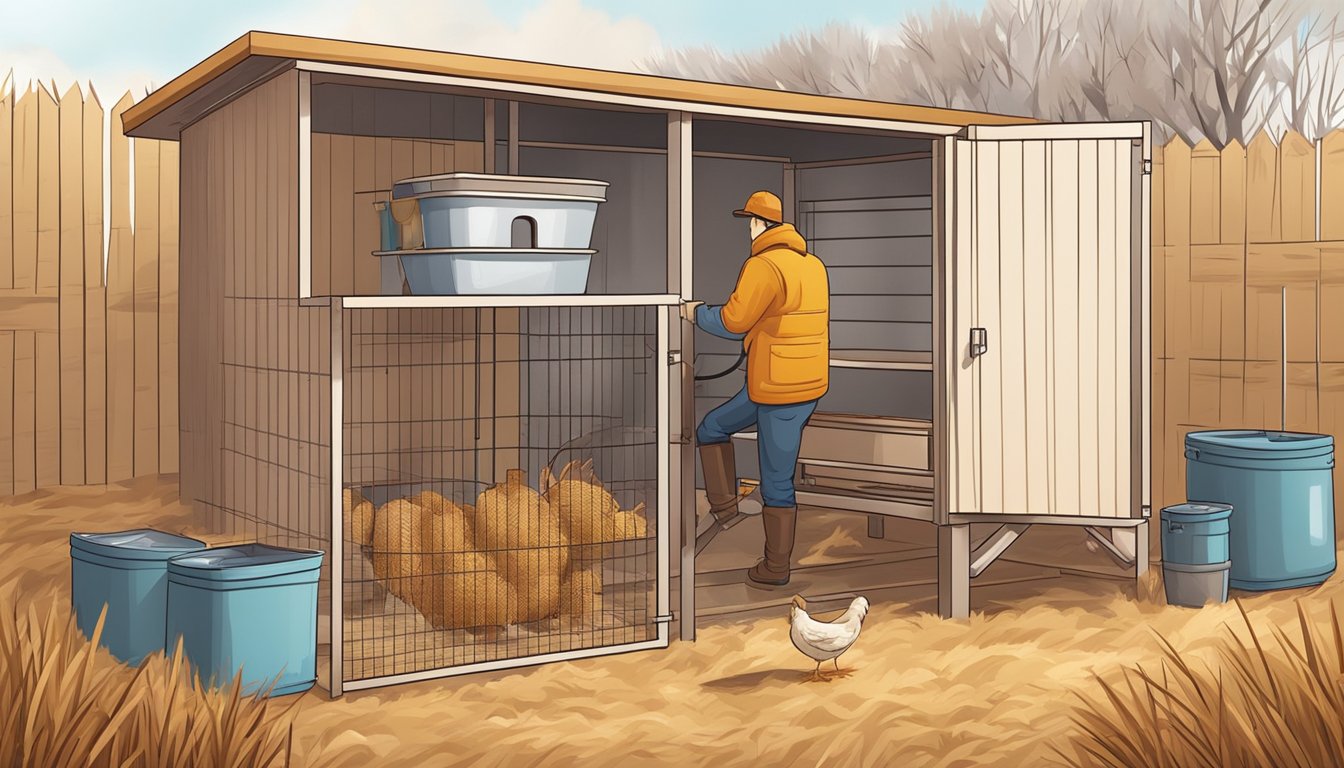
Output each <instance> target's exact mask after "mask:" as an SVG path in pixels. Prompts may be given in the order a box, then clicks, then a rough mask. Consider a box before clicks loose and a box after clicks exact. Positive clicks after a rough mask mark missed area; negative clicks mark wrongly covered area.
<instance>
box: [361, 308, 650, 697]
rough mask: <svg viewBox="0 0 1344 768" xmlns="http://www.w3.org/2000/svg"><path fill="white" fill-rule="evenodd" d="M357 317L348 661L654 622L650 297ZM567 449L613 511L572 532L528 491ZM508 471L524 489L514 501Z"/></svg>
mask: <svg viewBox="0 0 1344 768" xmlns="http://www.w3.org/2000/svg"><path fill="white" fill-rule="evenodd" d="M346 318H347V319H346V323H345V328H346V331H345V339H344V345H345V348H344V359H345V372H344V381H345V400H344V409H343V410H344V421H345V428H344V447H345V452H344V456H343V462H342V466H343V484H344V487H345V489H346V490H347V497H348V503H347V505H346V510H345V514H344V519H345V522H346V526H345V527H346V539H347V544H346V547H345V551H346V555H345V579H344V585H343V607H344V625H343V626H344V642H343V648H342V653H343V657H342V659H343V670H344V673H343V678H344V679H345V680H346V681H347V682H350V681H355V680H368V679H372V678H378V677H386V676H391V675H403V674H410V673H416V672H424V671H427V670H434V669H443V668H447V667H453V666H460V665H465V664H475V663H480V662H490V661H499V660H506V659H517V658H522V657H527V656H536V655H542V654H549V653H556V652H563V651H572V650H580V649H591V648H601V647H608V646H620V645H625V644H630V643H636V642H642V641H648V640H651V639H654V638H656V636H657V626H656V624H655V621H654V618H655V615H656V612H657V611H656V607H657V606H656V599H657V595H656V584H657V576H658V574H657V550H656V545H655V542H656V541H657V537H658V536H659V531H657V530H656V527H657V526H656V520H657V509H656V501H657V495H656V487H657V469H658V468H657V465H656V456H657V451H656V426H655V425H656V423H657V422H656V419H657V413H656V408H657V389H656V388H657V376H656V368H655V364H656V362H657V361H656V360H655V357H656V349H657V322H656V320H657V316H656V310H655V309H654V308H650V307H565V308H553V307H552V308H504V309H488V308H483V309H401V310H393V309H357V310H348V311H347V314H346ZM571 462H573V466H580V465H582V467H583V473H584V476H585V477H591V476H595V477H596V479H598V480H600V481H601V484H602V486H603V487H604V488H605V489H606V491H607V492H609V493H610V494H611V497H612V498H613V499H614V501H615V503H616V505H617V506H618V507H619V509H620V510H622V513H621V514H619V515H608V514H607V511H606V510H602V513H603V514H601V515H588V513H587V509H588V508H587V507H586V506H585V507H583V509H582V510H581V512H582V514H583V515H585V516H584V520H585V521H586V522H585V524H583V525H581V526H580V529H581V531H580V533H579V534H578V535H577V536H576V537H575V540H574V541H569V540H563V541H562V540H561V539H560V538H559V535H558V531H565V530H569V528H567V527H566V525H565V521H566V520H568V519H569V518H567V517H565V516H561V515H558V512H559V510H558V509H556V508H555V507H554V506H553V505H548V510H549V511H546V512H543V511H541V510H539V509H538V508H537V507H535V506H534V504H535V499H536V498H537V497H535V496H533V495H531V494H533V493H534V492H535V491H537V490H538V484H539V482H540V479H541V476H542V470H543V468H547V469H548V470H550V471H551V472H553V473H559V472H560V471H561V470H562V469H563V467H564V466H565V465H567V464H570V463H571ZM516 472H521V473H522V477H523V478H524V479H525V483H526V486H527V487H528V489H529V490H526V491H523V492H521V493H520V494H518V495H516V496H512V497H511V498H514V499H515V500H514V501H510V502H508V503H503V502H502V499H503V498H504V497H503V496H502V495H500V494H501V493H502V492H501V491H500V490H499V489H495V490H491V489H492V487H494V486H496V485H497V484H500V483H503V482H505V481H506V480H507V479H508V478H509V477H510V474H511V473H516ZM574 476H575V477H577V476H578V474H577V472H576V474H575V475H574ZM427 492H432V494H438V496H441V497H442V498H444V499H446V500H447V501H448V502H451V505H445V504H444V502H442V501H440V500H439V499H438V497H436V496H434V495H432V494H430V493H427ZM511 493H512V492H511ZM356 494H357V495H356ZM483 494H484V495H483ZM551 498H552V500H554V498H555V495H554V494H553V495H552V497H551ZM361 499H364V500H367V502H368V504H367V506H364V507H363V508H362V510H360V500H361ZM408 501H410V502H412V503H415V504H416V506H415V507H414V508H412V507H410V506H409V504H408V503H407V502H408ZM641 504H642V505H643V506H642V509H640V505H641ZM445 507H446V511H445ZM357 510H360V511H357ZM635 510H638V511H635ZM371 512H372V513H373V516H374V520H375V523H374V525H373V531H372V533H371V534H368V540H367V542H365V541H362V540H361V539H362V538H363V537H364V536H365V535H366V533H365V531H364V529H363V527H362V526H363V525H364V524H363V523H362V520H363V519H364V518H365V516H367V515H368V514H369V513H371ZM464 531H465V534H464V533H463V532H464ZM464 536H465V538H464ZM580 540H581V541H580Z"/></svg>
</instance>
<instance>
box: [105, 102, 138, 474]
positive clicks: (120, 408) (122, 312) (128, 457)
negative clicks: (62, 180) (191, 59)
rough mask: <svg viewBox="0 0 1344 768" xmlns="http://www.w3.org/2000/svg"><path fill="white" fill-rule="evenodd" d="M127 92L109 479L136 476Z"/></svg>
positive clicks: (114, 271)
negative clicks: (126, 129)
mask: <svg viewBox="0 0 1344 768" xmlns="http://www.w3.org/2000/svg"><path fill="white" fill-rule="evenodd" d="M132 103H133V102H132V101H131V95H130V94H129V93H128V94H125V95H124V96H122V97H121V100H120V101H118V102H117V103H116V106H114V107H112V119H111V120H110V121H109V122H110V123H111V126H110V130H111V132H112V135H111V137H110V138H109V151H110V153H111V158H110V164H109V167H108V173H109V175H110V178H111V181H110V183H111V187H110V189H111V191H110V194H111V195H112V200H111V201H110V203H111V206H110V209H109V212H110V214H111V217H112V222H111V228H110V230H109V232H110V237H109V240H108V254H107V480H108V482H116V481H118V480H127V479H130V478H132V477H134V476H135V272H134V270H135V261H134V259H135V241H134V239H133V237H132V232H131V209H130V203H131V164H130V151H131V141H130V139H128V138H126V136H125V135H124V134H123V133H122V132H121V113H122V112H124V111H126V109H128V108H129V107H130V106H131V104H132Z"/></svg>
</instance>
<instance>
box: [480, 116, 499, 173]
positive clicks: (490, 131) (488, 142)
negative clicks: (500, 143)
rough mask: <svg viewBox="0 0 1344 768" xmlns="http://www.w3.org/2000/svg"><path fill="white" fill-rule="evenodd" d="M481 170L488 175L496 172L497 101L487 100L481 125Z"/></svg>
mask: <svg viewBox="0 0 1344 768" xmlns="http://www.w3.org/2000/svg"><path fill="white" fill-rule="evenodd" d="M481 130H482V133H481V145H482V146H481V154H482V155H483V157H482V158H481V169H482V170H484V171H485V172H486V173H494V172H495V153H496V152H498V147H497V146H496V145H495V142H496V139H497V133H496V130H495V100H494V99H486V100H485V119H484V121H483V122H482V125H481Z"/></svg>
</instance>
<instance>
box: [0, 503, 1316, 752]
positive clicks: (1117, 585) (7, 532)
mask: <svg viewBox="0 0 1344 768" xmlns="http://www.w3.org/2000/svg"><path fill="white" fill-rule="evenodd" d="M174 480H175V478H173V477H164V478H158V479H149V480H141V481H136V482H133V483H127V484H122V485H115V486H106V487H100V488H70V489H58V490H54V491H41V492H37V493H33V494H29V495H26V496H23V497H18V498H14V499H7V500H3V501H0V507H3V510H2V511H0V534H2V535H0V583H8V582H9V580H10V579H14V578H16V577H17V579H18V580H17V582H16V583H17V585H18V594H7V595H3V596H0V601H3V602H5V603H9V602H11V601H14V600H19V601H24V600H29V599H40V600H47V599H52V598H51V597H50V596H51V595H52V594H53V591H55V594H57V597H56V598H55V599H65V596H66V595H68V591H69V586H68V585H69V551H68V534H69V532H70V531H72V530H117V529H124V528H132V527H138V526H154V527H159V528H163V529H166V530H175V531H184V532H191V533H195V534H197V535H200V534H201V531H200V529H199V528H198V527H197V526H195V525H193V521H192V516H191V514H190V512H189V511H188V510H186V509H185V508H183V507H181V506H180V505H178V504H177V503H176V485H175V483H174ZM1029 535H1030V534H1029ZM207 538H208V537H207ZM831 543H832V544H833V543H834V541H832V542H831ZM808 544H809V542H807V541H804V542H802V544H801V546H800V549H807V547H808ZM1030 544H1031V542H1029V541H1027V540H1026V539H1024V542H1023V543H1022V544H1020V545H1019V546H1020V547H1024V548H1025V549H1023V550H1021V551H1019V550H1017V549H1015V550H1014V553H1015V554H1016V555H1017V557H1018V558H1019V559H1023V558H1025V559H1030V558H1033V557H1035V558H1038V559H1048V558H1049V557H1050V556H1051V554H1052V551H1053V552H1054V553H1055V554H1058V551H1059V545H1058V542H1054V541H1049V540H1041V541H1039V542H1037V543H1036V544H1035V545H1034V546H1035V551H1033V550H1032V549H1031V547H1030V546H1028V545H1030ZM1078 545H1079V546H1078V548H1077V549H1078V551H1080V552H1081V551H1084V550H1083V547H1082V543H1081V542H1078ZM815 547H816V544H813V548H815ZM809 556H813V557H815V555H814V554H812V553H807V552H804V553H802V557H803V558H807V557H809ZM992 570H993V569H992V568H991V571H990V572H992ZM1071 574H1072V572H1071V571H1069V572H1065V573H1064V574H1062V575H1061V576H1060V577H1058V578H1053V579H1050V580H1048V581H1044V582H1032V581H1026V582H1015V583H1006V584H998V585H991V586H985V587H977V588H976V589H974V590H973V597H972V605H973V608H974V610H975V613H974V614H973V616H972V617H971V619H970V620H969V621H968V622H953V621H941V620H939V619H938V618H937V617H936V616H933V615H930V613H929V611H930V610H932V608H933V592H932V588H929V589H928V590H927V594H926V595H925V594H922V592H923V591H922V590H916V594H915V595H914V596H912V597H911V599H909V600H889V601H885V602H883V601H876V602H875V604H874V605H873V609H872V612H871V614H870V615H869V617H868V620H867V622H866V624H865V627H864V631H863V635H862V637H861V638H860V640H859V642H858V643H857V645H856V646H855V647H854V649H853V650H852V651H850V652H849V653H848V654H846V655H845V656H844V657H843V659H842V666H845V667H849V668H852V670H853V674H852V676H850V677H848V678H842V679H837V680H834V681H831V682H829V683H805V682H803V678H804V677H805V675H806V672H807V671H808V670H809V668H810V664H809V662H807V660H806V659H804V658H803V657H802V656H801V655H800V654H799V653H798V652H797V651H796V650H795V649H794V648H793V647H792V645H791V644H790V642H789V639H788V626H787V620H786V616H787V612H786V611H784V610H782V609H781V610H780V611H779V614H778V616H774V617H768V618H763V619H759V620H750V621H742V620H732V619H728V618H725V619H721V620H720V619H715V620H710V621H703V620H702V621H701V623H700V628H699V636H698V639H697V641H696V642H695V643H681V642H675V641H674V642H673V644H672V647H671V648H670V649H667V650H663V651H652V652H643V653H631V654H624V655H618V656H610V657H603V658H596V659H590V660H584V661H578V662H571V663H565V664H556V665H550V666H543V667H533V668H527V669H522V670H516V671H510V672H499V673H489V674H481V675H475V676H470V677H459V678H450V679H447V680H439V681H431V682H424V683H415V684H409V685H402V686H398V687H394V688H387V689H381V690H376V691H369V692H362V693H354V694H348V695H346V696H345V697H344V698H342V699H340V700H337V701H330V700H328V699H327V697H326V694H325V692H322V691H319V690H316V689H314V691H312V692H309V693H307V694H304V698H303V700H302V703H301V709H300V712H299V715H298V720H297V724H296V729H295V741H296V744H297V750H298V751H299V752H300V753H301V755H300V756H301V757H312V756H314V755H316V754H318V753H320V754H321V756H322V758H324V762H326V763H327V764H334V765H349V766H361V767H363V766H369V765H405V766H435V765H478V766H491V765H510V766H512V765H532V764H539V763H545V764H553V763H569V764H572V765H575V766H583V767H584V768H589V767H590V766H607V765H612V766H615V765H622V766H624V765H691V764H704V763H710V762H713V763H714V764H715V765H716V766H735V765H791V764H795V763H796V764H805V765H816V764H822V763H826V764H834V765H874V764H888V763H891V762H892V761H895V760H899V762H900V764H902V765H910V766H924V765H931V766H932V765H936V766H972V765H1005V766H1014V765H1023V766H1025V765H1041V764H1045V763H1048V762H1051V761H1058V755H1057V753H1056V752H1055V751H1054V750H1055V749H1057V748H1065V749H1067V740H1068V738H1069V735H1070V732H1071V727H1070V724H1069V715H1070V711H1071V707H1072V706H1073V703H1074V702H1075V701H1076V700H1077V699H1076V698H1075V694H1076V693H1083V694H1087V695H1090V693H1091V692H1092V691H1093V690H1094V689H1093V687H1092V686H1093V682H1092V676H1093V675H1094V674H1096V675H1101V676H1103V677H1111V676H1114V675H1116V674H1117V673H1118V672H1119V671H1120V670H1121V669H1122V668H1124V667H1126V666H1130V665H1134V664H1140V663H1155V661H1156V659H1157V658H1158V652H1157V649H1158V640H1157V637H1156V633H1158V632H1160V633H1162V634H1163V635H1164V636H1165V637H1167V638H1168V639H1169V640H1170V641H1171V642H1172V643H1173V645H1175V646H1176V647H1177V648H1179V649H1181V650H1182V651H1183V652H1192V653H1193V654H1194V655H1196V656H1199V655H1201V653H1202V652H1203V650H1204V649H1208V648H1209V647H1210V644H1211V643H1212V642H1213V641H1214V639H1215V637H1216V636H1218V635H1219V634H1221V625H1223V624H1225V623H1229V622H1230V623H1232V624H1234V625H1239V622H1240V619H1239V617H1238V614H1237V609H1236V608H1235V607H1234V606H1233V605H1231V604H1229V605H1226V606H1216V607H1209V608H1205V609H1203V610H1198V611H1195V610H1187V609H1179V608H1170V607H1165V606H1162V605H1160V604H1159V601H1152V600H1136V599H1135V597H1134V588H1133V586H1132V585H1130V584H1127V583H1125V582H1122V581H1117V580H1107V579H1099V578H1084V577H1082V576H1078V575H1071ZM1340 592H1341V588H1340V586H1339V583H1338V581H1337V580H1335V581H1331V582H1327V584H1326V585H1324V586H1323V587H1321V588H1318V589H1315V590H1297V591H1294V592H1288V593H1270V594H1266V595H1250V594H1244V595H1240V597H1242V598H1243V603H1244V605H1245V606H1246V608H1247V609H1248V611H1249V612H1250V613H1251V614H1252V615H1253V616H1254V617H1257V618H1261V619H1264V620H1267V621H1271V622H1273V623H1275V624H1278V625H1279V626H1282V627H1284V628H1286V629H1290V628H1294V627H1296V622H1297V615H1296V606H1295V598H1302V599H1304V600H1306V601H1308V602H1309V603H1310V605H1311V606H1313V607H1315V608H1316V609H1320V608H1323V607H1324V605H1325V603H1326V602H1327V601H1330V600H1332V599H1333V598H1335V597H1337V596H1339V594H1340ZM106 663H113V662H111V661H110V658H109V659H108V660H107V662H106ZM328 761H329V762H328Z"/></svg>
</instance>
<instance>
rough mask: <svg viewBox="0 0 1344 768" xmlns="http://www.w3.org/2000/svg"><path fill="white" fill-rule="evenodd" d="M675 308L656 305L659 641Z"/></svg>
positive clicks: (666, 613) (665, 610)
mask: <svg viewBox="0 0 1344 768" xmlns="http://www.w3.org/2000/svg"><path fill="white" fill-rule="evenodd" d="M677 311H678V308H677V307H671V308H668V307H658V350H657V357H655V358H654V360H655V362H656V370H657V371H658V376H657V378H658V523H657V526H658V527H657V532H658V539H657V541H658V596H657V600H658V614H657V616H656V617H655V621H657V622H658V639H659V641H661V642H664V643H666V642H668V640H669V639H670V638H669V637H668V625H669V624H670V623H671V616H672V605H671V602H672V601H671V597H670V596H669V595H668V591H669V583H670V581H671V568H672V541H671V537H669V536H668V525H669V524H670V521H671V519H672V515H671V514H669V510H670V509H671V506H672V502H671V497H672V487H671V485H672V478H671V477H670V474H671V472H672V437H671V434H670V430H671V418H670V417H671V413H670V411H671V397H670V392H669V391H668V390H669V387H670V385H671V381H670V378H671V377H670V375H669V372H670V370H671V369H670V367H669V366H668V365H667V358H668V333H669V330H668V327H669V325H670V322H669V321H670V319H671V318H670V317H669V315H670V314H671V313H672V312H677Z"/></svg>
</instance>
